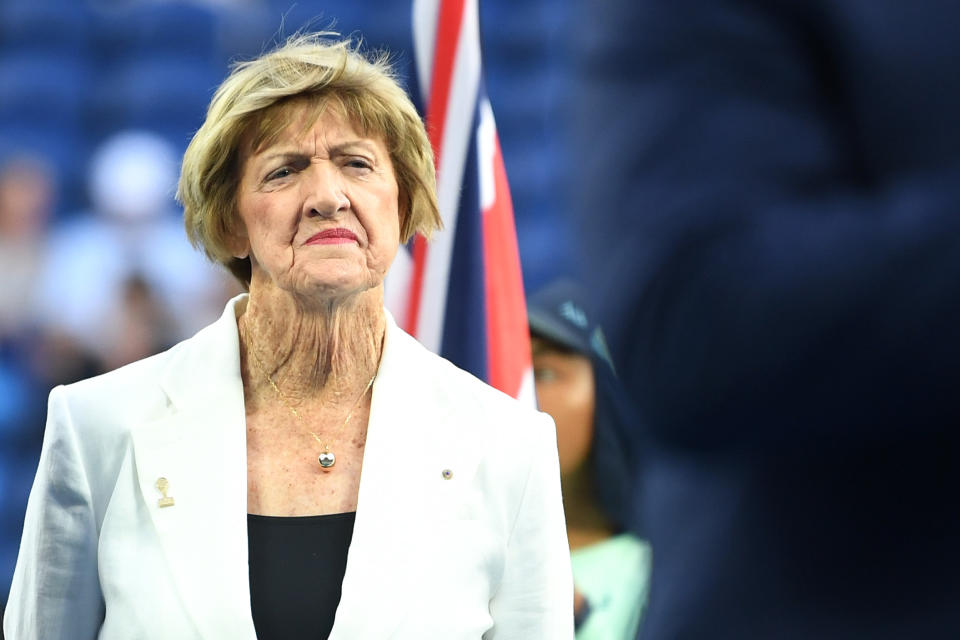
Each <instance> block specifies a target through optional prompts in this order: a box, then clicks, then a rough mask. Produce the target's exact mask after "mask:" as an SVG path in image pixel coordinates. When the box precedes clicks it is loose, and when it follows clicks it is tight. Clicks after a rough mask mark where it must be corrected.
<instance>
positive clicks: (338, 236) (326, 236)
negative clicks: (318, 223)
mask: <svg viewBox="0 0 960 640" xmlns="http://www.w3.org/2000/svg"><path fill="white" fill-rule="evenodd" d="M347 242H358V240H357V236H356V234H355V233H354V232H353V231H350V230H349V229H344V228H343V227H337V228H336V229H324V230H323V231H321V232H320V233H315V234H314V235H312V236H310V238H309V239H308V240H307V241H306V243H305V244H344V243H347Z"/></svg>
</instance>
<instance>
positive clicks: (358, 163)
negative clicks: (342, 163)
mask: <svg viewBox="0 0 960 640" xmlns="http://www.w3.org/2000/svg"><path fill="white" fill-rule="evenodd" d="M346 166H348V167H350V168H351V169H368V170H369V169H372V168H373V165H371V164H370V162H369V161H367V160H365V159H363V158H350V159H349V160H347V162H346Z"/></svg>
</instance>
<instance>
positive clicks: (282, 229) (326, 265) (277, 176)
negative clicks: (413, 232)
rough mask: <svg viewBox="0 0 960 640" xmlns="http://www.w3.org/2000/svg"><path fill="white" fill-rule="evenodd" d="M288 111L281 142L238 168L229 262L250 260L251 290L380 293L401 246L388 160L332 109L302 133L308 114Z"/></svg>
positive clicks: (310, 294) (377, 144) (303, 108)
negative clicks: (239, 224) (235, 232)
mask: <svg viewBox="0 0 960 640" xmlns="http://www.w3.org/2000/svg"><path fill="white" fill-rule="evenodd" d="M291 109H293V112H292V115H293V118H292V122H291V124H290V125H289V126H288V127H287V128H286V129H285V130H284V131H283V132H282V133H281V135H280V136H279V137H278V139H277V140H276V141H275V142H274V143H272V144H270V145H268V146H266V147H265V148H263V149H259V150H257V151H251V152H249V153H248V154H247V155H246V156H245V157H244V158H243V164H242V174H241V178H240V187H239V194H238V198H237V209H238V213H239V215H240V219H241V220H242V221H243V226H244V229H243V232H242V233H241V235H240V237H238V238H237V239H236V242H237V246H236V248H235V253H236V255H237V257H243V256H245V255H249V256H250V258H251V262H252V264H253V276H252V279H251V288H253V287H255V286H258V285H263V284H271V285H273V286H276V287H279V288H281V289H283V290H286V291H288V292H290V293H292V294H294V295H296V296H298V297H303V298H307V299H316V298H317V297H318V296H319V297H321V298H325V297H344V296H349V295H351V294H354V293H359V292H362V291H365V290H367V289H370V288H374V287H378V286H380V285H381V284H382V283H383V278H384V276H385V275H386V273H387V269H388V268H389V267H390V263H391V262H393V258H394V256H395V255H396V252H397V248H398V246H399V244H400V216H399V211H398V197H399V191H398V187H397V181H396V178H395V176H394V173H393V165H392V163H391V161H390V154H389V153H388V151H387V149H386V147H385V146H384V143H383V141H382V140H380V139H378V138H368V137H364V136H362V135H360V134H358V133H357V132H356V130H355V129H354V128H353V126H352V125H351V124H350V122H349V120H348V119H346V118H344V117H342V116H341V115H340V114H339V113H338V112H337V111H336V110H335V109H332V108H329V109H326V110H325V111H324V113H323V114H322V115H321V116H320V117H319V118H318V119H317V121H316V122H315V123H314V124H313V126H312V127H310V128H309V129H307V130H306V131H305V132H304V127H305V124H306V122H307V120H306V118H307V117H309V115H310V113H311V111H310V108H309V106H308V105H306V104H302V105H294V106H292V107H291Z"/></svg>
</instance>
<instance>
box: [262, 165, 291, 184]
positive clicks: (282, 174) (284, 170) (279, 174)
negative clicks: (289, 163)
mask: <svg viewBox="0 0 960 640" xmlns="http://www.w3.org/2000/svg"><path fill="white" fill-rule="evenodd" d="M291 173H293V170H292V169H290V167H280V168H279V169H276V170H275V171H271V172H270V173H269V174H267V181H270V180H277V179H278V178H286V177H287V176H289V175H290V174H291Z"/></svg>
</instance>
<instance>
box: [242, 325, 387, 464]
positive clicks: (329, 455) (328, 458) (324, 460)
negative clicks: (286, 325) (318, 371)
mask: <svg viewBox="0 0 960 640" xmlns="http://www.w3.org/2000/svg"><path fill="white" fill-rule="evenodd" d="M248 351H249V352H250V355H251V356H253V361H254V363H255V364H256V365H257V369H259V370H260V373H262V374H263V377H264V378H266V379H267V382H268V383H270V386H271V387H272V388H273V390H274V391H275V392H276V393H277V397H278V398H279V399H280V402H281V404H283V406H285V407H286V408H287V409H289V410H290V413H292V414H293V415H294V417H295V418H296V419H297V422H299V423H300V424H303V416H302V415H301V414H300V412H299V411H297V410H296V408H295V407H294V406H293V403H291V402H290V400H289V399H288V398H287V394H285V393H284V392H283V391H282V390H281V389H280V387H278V386H277V383H276V382H274V381H273V376H271V375H270V374H269V373H267V368H266V367H265V366H264V364H263V361H262V360H261V359H260V356H258V355H257V349H256V347H254V345H253V341H252V340H251V341H250V348H249V349H248ZM376 379H377V374H376V372H374V374H373V375H372V376H371V377H370V381H369V382H367V386H366V387H364V389H363V393H361V394H360V396H359V397H358V398H357V400H356V402H354V403H353V406H352V407H350V412H349V413H347V417H346V419H345V420H344V421H343V424H342V425H340V428H339V429H337V432H336V434H335V435H340V433H341V432H342V431H343V430H344V429H346V428H347V425H348V424H350V419H351V418H353V412H354V411H356V410H357V407H358V406H359V405H360V401H361V400H363V399H364V398H365V397H366V395H367V392H368V391H370V387H372V386H373V381H374V380H376ZM307 433H309V434H310V435H311V436H313V439H314V440H316V441H317V442H318V443H319V444H320V446H321V447H323V451H322V452H321V453H320V455H319V456H318V457H317V462H319V463H320V466H321V467H323V468H324V469H328V468H330V467H332V466H333V465H334V464H336V462H337V457H336V455H334V453H333V452H332V451H330V445H329V444H328V443H327V442H326V441H325V440H323V439H322V438H321V437H320V436H318V435H317V434H315V433H314V432H313V431H310V430H309V429H308V430H307Z"/></svg>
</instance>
